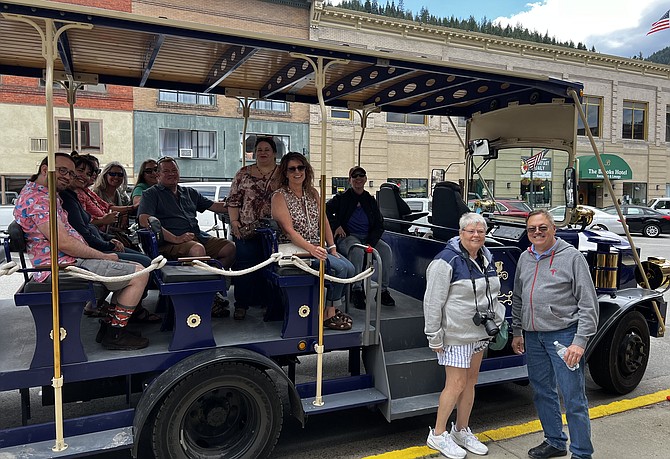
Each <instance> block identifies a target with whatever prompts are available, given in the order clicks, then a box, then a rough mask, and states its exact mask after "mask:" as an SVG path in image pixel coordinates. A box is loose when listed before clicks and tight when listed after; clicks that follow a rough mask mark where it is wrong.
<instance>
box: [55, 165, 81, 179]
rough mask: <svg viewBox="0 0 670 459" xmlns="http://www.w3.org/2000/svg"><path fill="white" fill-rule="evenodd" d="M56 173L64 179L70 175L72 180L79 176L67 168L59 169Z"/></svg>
mask: <svg viewBox="0 0 670 459" xmlns="http://www.w3.org/2000/svg"><path fill="white" fill-rule="evenodd" d="M56 171H58V173H59V174H60V175H62V176H63V177H65V176H66V175H69V176H70V178H71V179H72V178H75V177H76V176H77V174H76V173H75V172H74V171H71V170H70V169H68V168H67V167H57V168H56Z"/></svg>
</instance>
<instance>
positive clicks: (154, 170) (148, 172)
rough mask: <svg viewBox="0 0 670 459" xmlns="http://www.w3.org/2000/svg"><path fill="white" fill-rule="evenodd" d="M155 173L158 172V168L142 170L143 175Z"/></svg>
mask: <svg viewBox="0 0 670 459" xmlns="http://www.w3.org/2000/svg"><path fill="white" fill-rule="evenodd" d="M156 172H158V167H147V168H146V169H144V173H145V174H155V173H156Z"/></svg>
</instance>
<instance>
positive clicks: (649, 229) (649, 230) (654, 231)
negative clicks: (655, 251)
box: [642, 223, 661, 237]
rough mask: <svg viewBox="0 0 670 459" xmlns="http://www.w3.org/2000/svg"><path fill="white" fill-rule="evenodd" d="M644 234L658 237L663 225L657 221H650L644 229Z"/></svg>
mask: <svg viewBox="0 0 670 459" xmlns="http://www.w3.org/2000/svg"><path fill="white" fill-rule="evenodd" d="M642 234H644V235H645V236H647V237H658V236H660V234H661V227H660V226H658V225H657V224H656V223H650V224H648V225H647V226H645V227H644V228H643V229H642Z"/></svg>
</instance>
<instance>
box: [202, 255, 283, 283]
mask: <svg viewBox="0 0 670 459" xmlns="http://www.w3.org/2000/svg"><path fill="white" fill-rule="evenodd" d="M281 257H282V254H281V253H273V254H272V255H270V258H268V259H267V260H265V261H263V262H261V263H259V264H257V265H255V266H252V267H250V268H246V269H240V270H239V271H233V270H232V269H221V268H217V267H215V266H210V265H208V264H207V263H203V262H202V261H200V260H193V266H196V267H198V268H200V269H202V270H204V271H209V272H211V273H213V274H219V275H221V276H230V277H237V276H244V275H245V274H249V273H252V272H254V271H258V270H259V269H262V268H265V267H266V266H267V265H269V264H271V263H276V262H277V261H279V259H280V258H281Z"/></svg>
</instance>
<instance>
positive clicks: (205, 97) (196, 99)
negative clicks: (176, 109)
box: [158, 89, 216, 106]
mask: <svg viewBox="0 0 670 459" xmlns="http://www.w3.org/2000/svg"><path fill="white" fill-rule="evenodd" d="M158 100H159V101H160V102H171V103H175V104H188V105H211V106H216V94H204V93H198V92H189V91H168V90H165V89H161V90H159V91H158Z"/></svg>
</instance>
